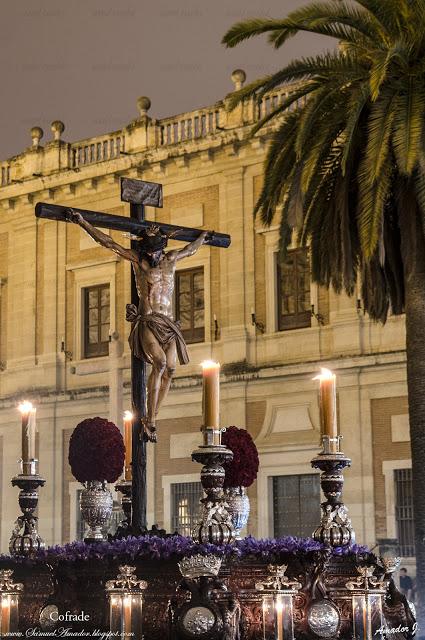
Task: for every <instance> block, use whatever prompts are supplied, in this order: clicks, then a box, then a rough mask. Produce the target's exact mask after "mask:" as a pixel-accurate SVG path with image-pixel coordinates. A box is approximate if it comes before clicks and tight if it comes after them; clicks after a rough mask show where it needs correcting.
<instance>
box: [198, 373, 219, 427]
mask: <svg viewBox="0 0 425 640" xmlns="http://www.w3.org/2000/svg"><path fill="white" fill-rule="evenodd" d="M201 367H202V375H203V392H202V410H203V416H204V425H203V426H204V427H205V428H213V429H218V428H219V424H220V365H219V363H218V362H213V361H212V360H206V361H205V362H202V363H201Z"/></svg>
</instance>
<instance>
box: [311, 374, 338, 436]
mask: <svg viewBox="0 0 425 640" xmlns="http://www.w3.org/2000/svg"><path fill="white" fill-rule="evenodd" d="M313 380H320V425H321V432H322V436H329V438H337V436H338V424H337V416H336V377H335V374H334V373H332V371H329V369H324V368H323V367H322V369H321V372H320V374H319V375H318V376H316V377H315V378H313Z"/></svg>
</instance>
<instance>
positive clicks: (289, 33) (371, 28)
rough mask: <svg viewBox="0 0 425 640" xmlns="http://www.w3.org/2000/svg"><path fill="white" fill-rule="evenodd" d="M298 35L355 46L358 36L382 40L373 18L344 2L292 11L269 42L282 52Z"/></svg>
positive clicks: (324, 3)
mask: <svg viewBox="0 0 425 640" xmlns="http://www.w3.org/2000/svg"><path fill="white" fill-rule="evenodd" d="M299 31H311V32H313V33H317V34H319V35H326V36H330V37H333V38H337V39H339V40H342V41H345V42H352V43H353V42H356V38H357V37H358V36H359V35H361V36H363V37H366V38H368V40H369V42H371V41H372V42H374V43H375V44H376V41H377V40H381V39H382V36H383V31H382V27H381V25H380V23H379V21H378V20H376V19H375V17H374V16H373V15H371V14H370V13H369V12H368V11H364V10H363V9H359V8H358V7H355V6H353V5H350V4H348V3H347V2H344V1H340V2H338V3H335V2H311V3H310V4H308V5H307V6H304V7H301V8H299V9H296V10H295V11H292V12H291V13H289V14H288V16H287V18H286V20H285V21H284V22H283V23H282V28H281V29H279V28H277V29H275V30H274V31H273V32H272V33H271V34H270V36H269V41H270V42H271V43H272V44H273V45H274V46H275V48H279V47H281V46H282V45H283V44H284V43H285V42H286V41H287V40H288V38H291V37H293V36H294V35H296V34H297V33H298V32H299Z"/></svg>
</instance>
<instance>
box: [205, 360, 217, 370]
mask: <svg viewBox="0 0 425 640" xmlns="http://www.w3.org/2000/svg"><path fill="white" fill-rule="evenodd" d="M201 367H202V369H218V368H219V367H220V363H219V362H214V360H204V361H203V362H201Z"/></svg>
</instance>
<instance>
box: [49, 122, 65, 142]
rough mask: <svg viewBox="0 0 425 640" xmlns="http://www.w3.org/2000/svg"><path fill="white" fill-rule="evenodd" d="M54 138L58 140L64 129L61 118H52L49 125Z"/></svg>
mask: <svg viewBox="0 0 425 640" xmlns="http://www.w3.org/2000/svg"><path fill="white" fill-rule="evenodd" d="M50 128H51V130H52V132H53V136H54V139H55V140H60V139H61V135H62V134H63V132H64V131H65V125H64V123H63V122H61V120H54V121H53V122H52V124H51V125H50Z"/></svg>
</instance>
